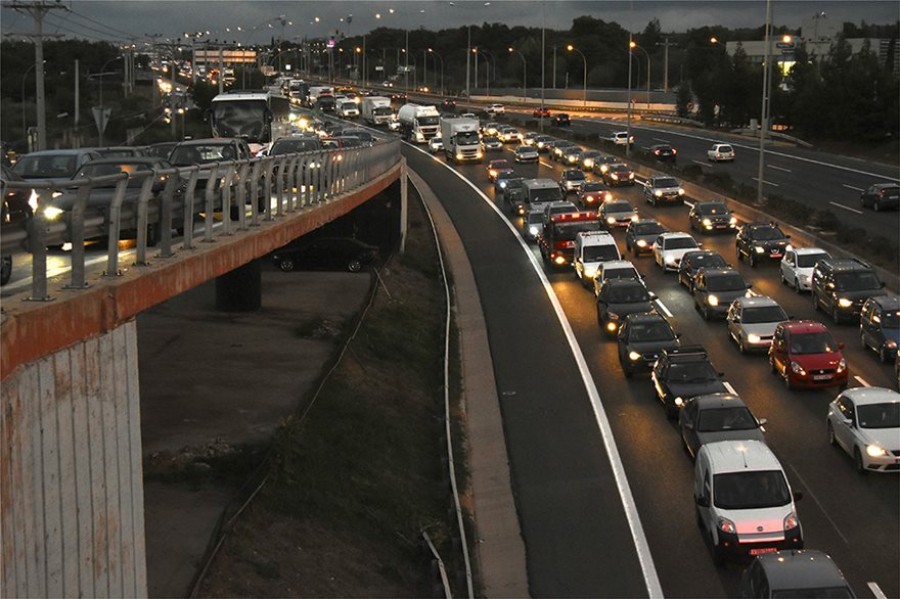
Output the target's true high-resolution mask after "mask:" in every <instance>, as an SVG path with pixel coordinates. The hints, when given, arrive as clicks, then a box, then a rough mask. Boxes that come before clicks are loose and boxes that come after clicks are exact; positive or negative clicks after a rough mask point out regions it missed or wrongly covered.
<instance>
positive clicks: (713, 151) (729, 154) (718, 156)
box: [706, 144, 734, 162]
mask: <svg viewBox="0 0 900 599" xmlns="http://www.w3.org/2000/svg"><path fill="white" fill-rule="evenodd" d="M706 158H707V160H709V161H711V162H734V148H733V147H732V146H731V145H730V144H713V145H712V147H711V148H710V149H709V150H707V151H706Z"/></svg>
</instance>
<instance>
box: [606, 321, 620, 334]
mask: <svg viewBox="0 0 900 599" xmlns="http://www.w3.org/2000/svg"><path fill="white" fill-rule="evenodd" d="M618 327H619V325H618V323H616V322H615V321H612V320H610V321H609V322H607V323H606V330H607V331H609V332H610V333H615V332H616V329H617V328H618Z"/></svg>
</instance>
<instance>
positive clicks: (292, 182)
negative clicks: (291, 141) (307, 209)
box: [278, 156, 300, 212]
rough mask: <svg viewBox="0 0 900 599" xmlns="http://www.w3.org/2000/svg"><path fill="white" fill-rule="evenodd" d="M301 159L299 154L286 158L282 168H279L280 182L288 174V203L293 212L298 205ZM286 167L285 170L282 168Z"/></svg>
mask: <svg viewBox="0 0 900 599" xmlns="http://www.w3.org/2000/svg"><path fill="white" fill-rule="evenodd" d="M299 160H300V157H299V156H294V157H293V158H291V159H290V160H286V161H285V163H284V165H283V166H282V168H281V169H279V171H278V172H279V182H281V177H284V176H286V179H285V180H286V181H287V190H288V194H287V197H288V203H287V211H288V212H293V211H294V208H295V207H296V205H297V194H299V193H300V189H299V186H298V185H297V162H298V161H299ZM282 169H284V170H282Z"/></svg>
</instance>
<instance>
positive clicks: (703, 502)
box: [697, 497, 709, 507]
mask: <svg viewBox="0 0 900 599" xmlns="http://www.w3.org/2000/svg"><path fill="white" fill-rule="evenodd" d="M697 505H699V506H700V507H709V497H698V498H697Z"/></svg>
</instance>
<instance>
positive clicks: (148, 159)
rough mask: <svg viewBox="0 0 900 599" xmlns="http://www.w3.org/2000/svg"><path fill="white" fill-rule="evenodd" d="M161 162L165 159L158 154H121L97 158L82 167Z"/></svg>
mask: <svg viewBox="0 0 900 599" xmlns="http://www.w3.org/2000/svg"><path fill="white" fill-rule="evenodd" d="M160 162H165V159H163V158H160V157H158V156H121V157H119V158H96V159H94V160H91V161H90V162H86V163H84V164H83V165H82V166H81V168H84V167H86V166H94V165H97V164H101V165H102V164H148V165H151V166H152V165H154V164H159V163H160Z"/></svg>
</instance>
